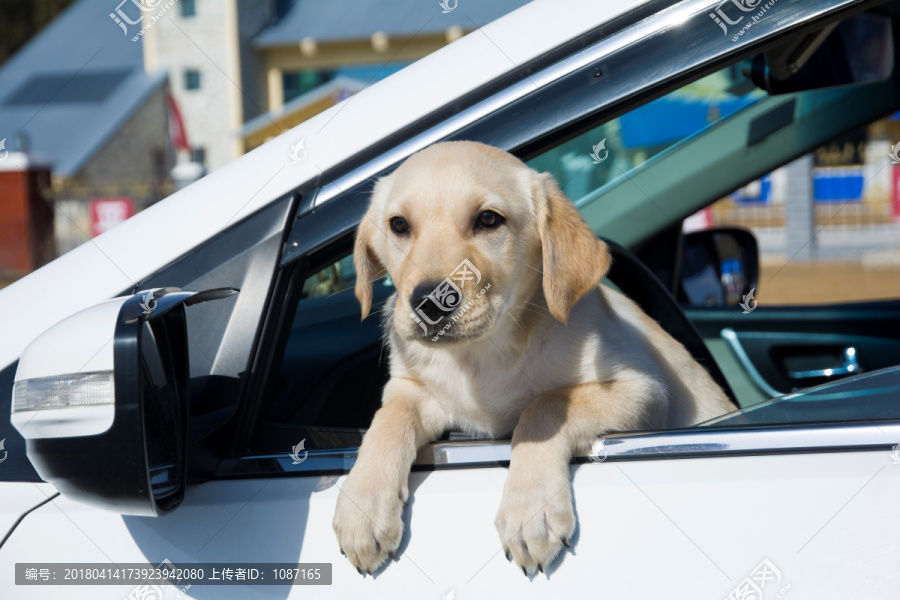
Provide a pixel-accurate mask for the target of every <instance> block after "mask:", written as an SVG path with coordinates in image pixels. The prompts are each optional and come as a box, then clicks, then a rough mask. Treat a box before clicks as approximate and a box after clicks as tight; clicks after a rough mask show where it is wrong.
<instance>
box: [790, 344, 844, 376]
mask: <svg viewBox="0 0 900 600" xmlns="http://www.w3.org/2000/svg"><path fill="white" fill-rule="evenodd" d="M856 373H862V368H861V367H860V366H859V361H857V360H856V348H854V347H853V346H848V347H847V348H844V364H842V365H838V366H836V367H832V368H830V369H816V370H813V371H788V376H789V377H790V378H791V379H815V378H819V377H836V376H839V375H853V374H856Z"/></svg>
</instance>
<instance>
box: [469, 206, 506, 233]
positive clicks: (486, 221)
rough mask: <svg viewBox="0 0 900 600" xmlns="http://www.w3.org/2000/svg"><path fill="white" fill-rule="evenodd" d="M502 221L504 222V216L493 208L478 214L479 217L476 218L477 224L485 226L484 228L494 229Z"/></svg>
mask: <svg viewBox="0 0 900 600" xmlns="http://www.w3.org/2000/svg"><path fill="white" fill-rule="evenodd" d="M501 223H503V217H502V216H500V215H499V214H498V213H495V212H494V211H492V210H485V211H483V212H482V213H481V214H479V215H478V218H477V219H475V226H476V227H483V228H484V229H493V228H494V227H497V226H498V225H500V224H501Z"/></svg>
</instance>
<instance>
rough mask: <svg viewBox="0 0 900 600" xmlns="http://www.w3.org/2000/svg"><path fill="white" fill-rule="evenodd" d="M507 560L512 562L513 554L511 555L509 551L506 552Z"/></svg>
mask: <svg viewBox="0 0 900 600" xmlns="http://www.w3.org/2000/svg"><path fill="white" fill-rule="evenodd" d="M506 560H509V561H511V560H512V554H510V553H509V550H507V551H506Z"/></svg>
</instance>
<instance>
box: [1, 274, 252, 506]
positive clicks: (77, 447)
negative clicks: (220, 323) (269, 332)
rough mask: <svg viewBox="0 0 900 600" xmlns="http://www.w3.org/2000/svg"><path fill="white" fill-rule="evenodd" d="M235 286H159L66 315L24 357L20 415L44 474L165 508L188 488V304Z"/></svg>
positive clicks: (15, 420) (90, 499) (93, 494)
mask: <svg viewBox="0 0 900 600" xmlns="http://www.w3.org/2000/svg"><path fill="white" fill-rule="evenodd" d="M234 293H236V290H233V289H217V290H209V291H206V292H200V293H197V292H185V291H181V290H179V289H177V288H157V289H152V290H146V291H143V292H138V293H137V294H135V295H133V296H130V297H121V298H114V299H112V300H108V301H106V302H103V303H101V304H98V305H96V306H93V307H91V308H88V309H85V310H83V311H81V312H78V313H76V314H74V315H72V316H70V317H68V318H66V319H64V320H63V321H60V322H59V323H57V324H56V325H54V326H53V327H51V328H50V329H48V330H47V331H45V332H44V333H42V334H41V335H40V336H38V337H37V338H36V339H35V340H34V341H32V342H31V344H29V345H28V346H27V347H26V348H25V351H24V352H23V354H22V357H21V358H20V360H19V366H18V369H17V371H16V377H15V384H14V386H13V401H12V416H11V421H12V424H13V425H14V426H15V427H16V429H18V430H19V432H20V433H21V434H22V437H24V438H25V440H26V447H27V454H28V458H29V459H30V460H31V462H32V464H33V465H34V467H35V469H36V470H37V472H38V474H40V476H41V477H42V478H43V479H44V480H45V481H48V482H50V483H52V484H53V485H54V486H56V488H57V489H58V490H59V491H60V493H61V494H62V495H64V496H66V497H69V498H72V499H76V500H80V501H83V502H87V503H90V504H94V505H98V506H101V507H102V508H106V509H109V510H112V511H114V512H117V513H121V514H129V515H143V516H156V515H159V514H161V513H165V512H168V511H170V510H172V509H174V508H175V507H176V506H178V505H179V504H180V503H181V501H182V499H183V498H184V487H185V479H186V470H187V442H188V429H187V426H188V414H189V412H188V408H189V398H188V389H189V387H188V384H189V375H190V370H189V364H188V337H187V321H186V318H185V307H186V306H189V305H192V304H198V303H200V302H205V301H207V300H215V299H218V298H224V297H227V296H230V295H232V294H234Z"/></svg>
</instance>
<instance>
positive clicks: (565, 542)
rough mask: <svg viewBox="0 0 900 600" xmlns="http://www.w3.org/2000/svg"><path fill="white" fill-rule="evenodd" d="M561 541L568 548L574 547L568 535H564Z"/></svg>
mask: <svg viewBox="0 0 900 600" xmlns="http://www.w3.org/2000/svg"><path fill="white" fill-rule="evenodd" d="M560 541H561V542H562V545H563V546H565V547H566V548H571V547H572V546H570V545H569V538H567V537H566V536H563V537H562V539H561V540H560Z"/></svg>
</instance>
